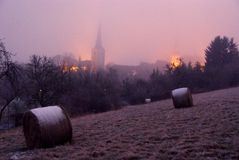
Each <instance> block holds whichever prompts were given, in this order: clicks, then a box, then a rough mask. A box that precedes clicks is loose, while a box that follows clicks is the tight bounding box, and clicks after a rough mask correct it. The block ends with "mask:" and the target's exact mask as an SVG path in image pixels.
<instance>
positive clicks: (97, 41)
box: [95, 26, 102, 48]
mask: <svg viewBox="0 0 239 160" xmlns="http://www.w3.org/2000/svg"><path fill="white" fill-rule="evenodd" d="M95 47H96V48H98V47H100V48H102V38H101V26H99V28H98V32H97V37H96V43H95Z"/></svg>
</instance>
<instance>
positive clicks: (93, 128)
mask: <svg viewBox="0 0 239 160" xmlns="http://www.w3.org/2000/svg"><path fill="white" fill-rule="evenodd" d="M193 98H194V103H195V106H194V107H191V108H185V109H174V107H173V105H172V102H171V100H164V101H160V102H155V103H150V104H145V105H138V106H128V107H125V108H123V109H121V110H118V111H110V112H106V113H101V114H96V115H88V116H84V117H79V118H75V119H72V123H73V139H74V142H73V144H72V145H70V144H66V145H63V146H57V147H55V148H50V149H35V150H27V149H26V148H25V142H24V138H23V135H22V131H21V128H19V129H14V130H11V131H9V132H4V133H0V157H1V158H0V159H24V160H25V159H49V160H52V159H65V160H68V159H102V160H103V159H104V160H105V159H106V160H107V159H108V160H112V159H125V160H126V159H127V160H137V159H152V160H153V159H203V160H204V159H239V88H232V89H226V90H220V91H214V92H208V93H202V94H197V95H194V96H193Z"/></svg>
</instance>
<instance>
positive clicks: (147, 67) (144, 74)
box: [107, 60, 167, 79]
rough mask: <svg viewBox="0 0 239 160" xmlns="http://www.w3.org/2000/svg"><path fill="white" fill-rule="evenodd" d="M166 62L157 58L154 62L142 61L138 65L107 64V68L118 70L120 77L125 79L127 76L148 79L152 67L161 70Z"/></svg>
mask: <svg viewBox="0 0 239 160" xmlns="http://www.w3.org/2000/svg"><path fill="white" fill-rule="evenodd" d="M166 64H167V62H166V61H160V60H158V61H156V62H155V63H147V62H142V63H140V64H139V65H119V64H110V65H107V68H113V69H115V70H116V71H117V72H118V75H119V77H120V79H125V78H127V77H135V78H142V79H148V78H149V76H150V75H151V74H152V72H153V70H154V69H158V70H160V71H162V72H163V71H164V70H165V66H166Z"/></svg>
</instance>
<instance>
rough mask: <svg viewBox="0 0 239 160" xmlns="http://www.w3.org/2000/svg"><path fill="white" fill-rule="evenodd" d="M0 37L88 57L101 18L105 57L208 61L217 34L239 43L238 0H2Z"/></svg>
mask: <svg viewBox="0 0 239 160" xmlns="http://www.w3.org/2000/svg"><path fill="white" fill-rule="evenodd" d="M0 20H1V24H0V39H3V41H4V42H5V44H6V46H7V48H8V49H9V50H10V51H11V52H13V53H16V54H17V55H16V59H17V60H19V61H27V60H28V59H29V56H30V55H32V54H40V55H49V56H54V55H57V54H63V53H72V54H73V55H74V56H75V57H76V58H78V57H79V56H81V57H82V59H89V58H90V54H91V48H92V47H93V46H94V43H95V39H96V32H97V28H98V26H99V23H101V26H102V34H103V45H104V47H105V50H106V62H107V63H109V62H113V63H118V64H138V63H140V62H142V61H147V62H155V61H156V60H158V59H160V60H166V61H168V60H169V58H170V56H171V55H178V56H181V57H183V58H184V59H185V60H186V61H188V60H191V61H196V60H198V61H201V62H203V61H204V49H205V48H206V47H207V45H208V44H209V43H210V41H211V40H213V39H214V37H215V36H217V35H226V36H229V37H234V39H235V41H236V42H237V43H239V0H50V1H49V0H37V1H36V0H21V1H20V0H0Z"/></svg>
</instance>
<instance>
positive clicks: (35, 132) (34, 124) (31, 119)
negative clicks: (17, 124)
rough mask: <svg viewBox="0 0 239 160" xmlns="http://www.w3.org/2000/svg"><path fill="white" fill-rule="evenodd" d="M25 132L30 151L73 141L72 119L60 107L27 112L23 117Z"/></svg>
mask: <svg viewBox="0 0 239 160" xmlns="http://www.w3.org/2000/svg"><path fill="white" fill-rule="evenodd" d="M23 132H24V136H25V140H26V144H27V147H28V148H30V149H32V148H47V147H53V146H55V145H59V144H64V143H66V142H71V140H72V126H71V122H70V119H69V117H68V115H67V114H66V112H65V111H64V109H62V108H61V107H59V106H49V107H43V108H36V109H32V110H30V111H27V112H26V113H25V114H24V116H23Z"/></svg>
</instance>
